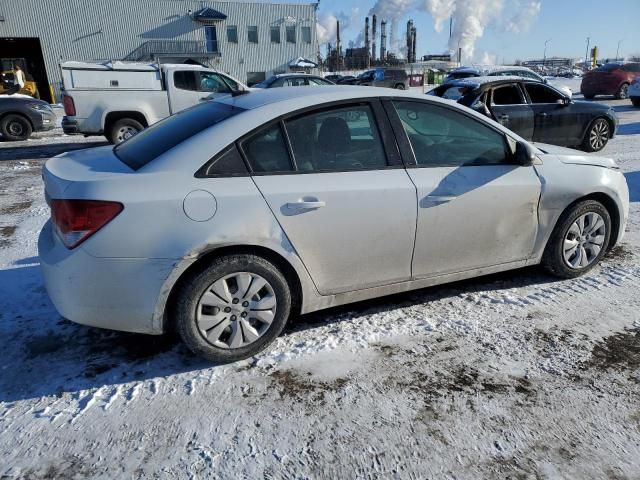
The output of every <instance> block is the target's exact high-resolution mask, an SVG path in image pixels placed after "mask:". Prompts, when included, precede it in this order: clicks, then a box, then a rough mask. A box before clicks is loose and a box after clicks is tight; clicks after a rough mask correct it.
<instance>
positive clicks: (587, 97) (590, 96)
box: [583, 93, 596, 100]
mask: <svg viewBox="0 0 640 480" xmlns="http://www.w3.org/2000/svg"><path fill="white" fill-rule="evenodd" d="M583 97H584V98H585V100H593V99H594V98H596V96H595V95H593V94H589V95H587V94H586V93H584V94H583Z"/></svg>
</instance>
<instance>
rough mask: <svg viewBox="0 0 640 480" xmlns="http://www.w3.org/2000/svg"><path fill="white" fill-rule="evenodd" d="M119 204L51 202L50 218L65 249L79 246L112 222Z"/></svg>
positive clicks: (84, 201) (83, 201)
mask: <svg viewBox="0 0 640 480" xmlns="http://www.w3.org/2000/svg"><path fill="white" fill-rule="evenodd" d="M123 208H124V207H123V206H122V204H121V203H118V202H105V201H102V200H51V218H52V220H53V224H54V226H55V229H56V232H57V233H58V236H59V237H60V240H62V243H64V245H65V247H67V248H68V249H72V248H75V247H77V246H78V245H80V244H81V243H82V242H84V241H85V240H86V239H87V238H89V237H90V236H91V235H93V234H94V233H96V232H97V231H98V230H100V229H101V228H102V227H104V226H105V225H106V224H107V223H109V222H110V221H111V220H113V219H114V218H115V217H116V216H117V215H118V214H119V213H120V212H121V211H122V209H123Z"/></svg>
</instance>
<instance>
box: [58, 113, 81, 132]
mask: <svg viewBox="0 0 640 480" xmlns="http://www.w3.org/2000/svg"><path fill="white" fill-rule="evenodd" d="M62 131H63V132H64V133H65V134H66V135H76V134H78V133H80V130H79V128H78V121H77V120H71V119H69V118H68V117H62Z"/></svg>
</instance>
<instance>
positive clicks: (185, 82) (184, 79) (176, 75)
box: [173, 70, 198, 91]
mask: <svg viewBox="0 0 640 480" xmlns="http://www.w3.org/2000/svg"><path fill="white" fill-rule="evenodd" d="M196 73H197V72H196V71H195V70H178V71H175V72H173V84H174V85H175V87H176V88H179V89H180V90H192V91H197V90H198V79H197V75H196Z"/></svg>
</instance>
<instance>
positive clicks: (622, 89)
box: [616, 83, 629, 100]
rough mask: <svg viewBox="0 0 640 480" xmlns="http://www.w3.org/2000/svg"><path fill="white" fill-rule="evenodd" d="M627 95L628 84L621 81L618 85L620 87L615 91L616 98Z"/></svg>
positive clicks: (619, 98) (620, 98)
mask: <svg viewBox="0 0 640 480" xmlns="http://www.w3.org/2000/svg"><path fill="white" fill-rule="evenodd" d="M628 96H629V84H628V83H623V84H622V85H620V88H619V89H618V91H617V92H616V98H617V99H618V100H624V99H625V98H627V97H628Z"/></svg>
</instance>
